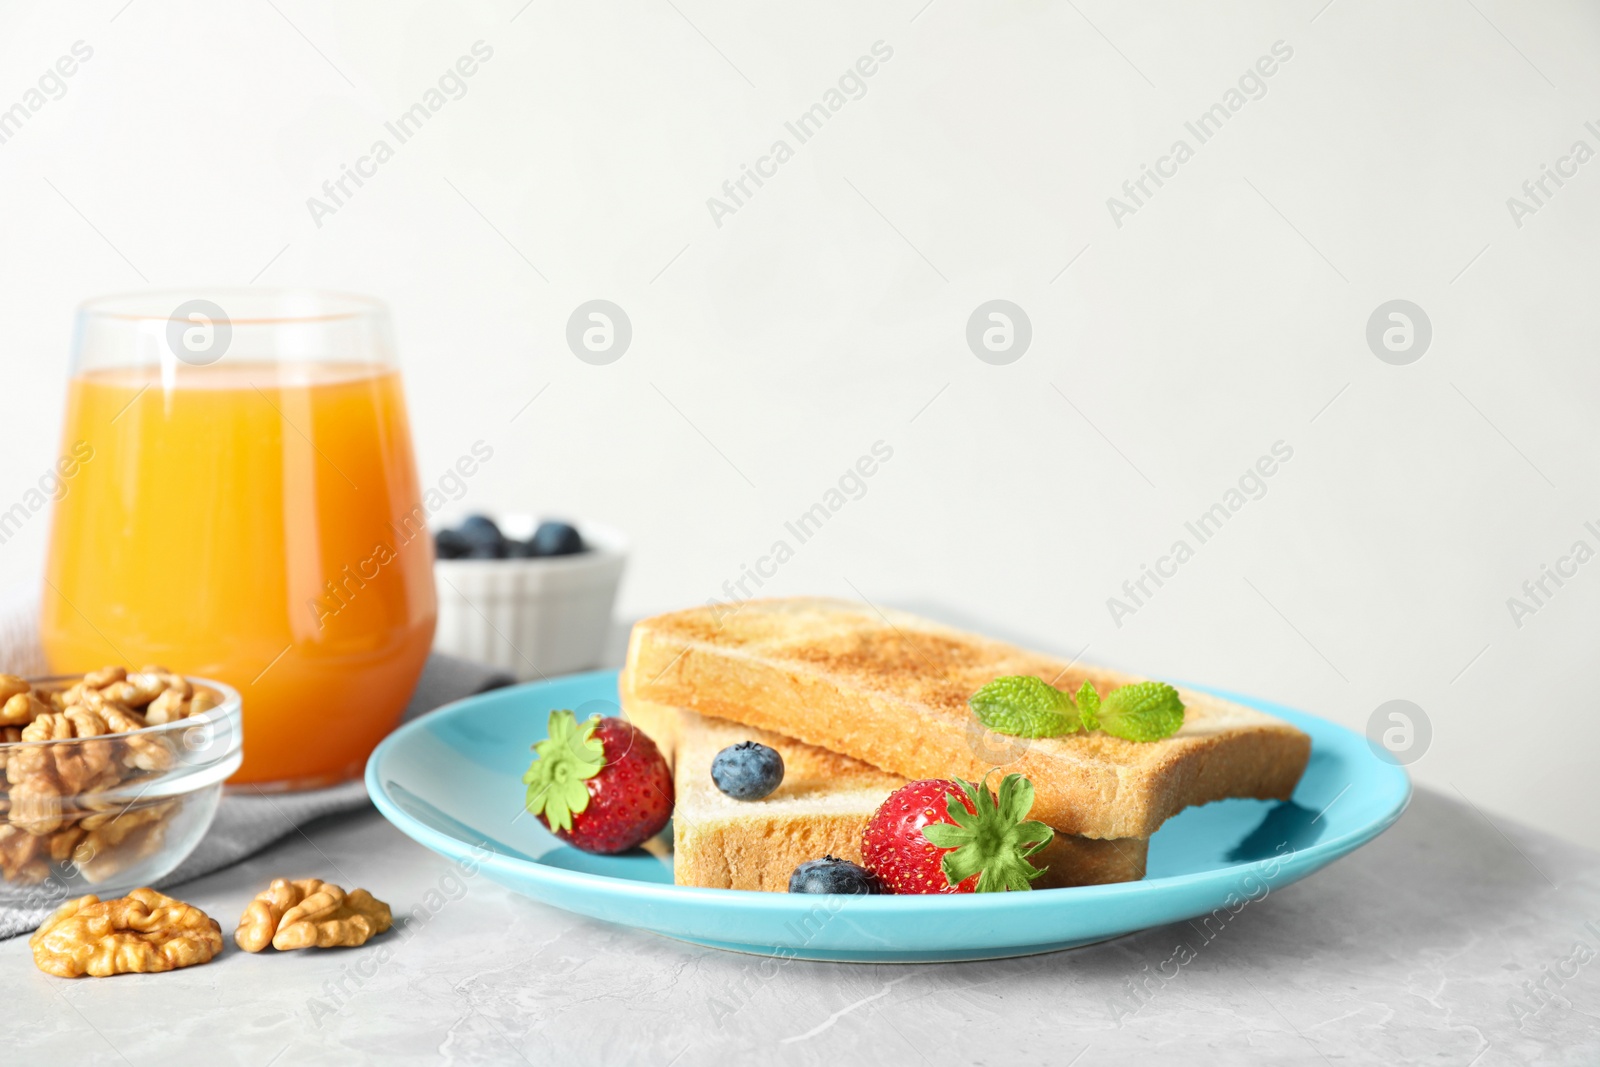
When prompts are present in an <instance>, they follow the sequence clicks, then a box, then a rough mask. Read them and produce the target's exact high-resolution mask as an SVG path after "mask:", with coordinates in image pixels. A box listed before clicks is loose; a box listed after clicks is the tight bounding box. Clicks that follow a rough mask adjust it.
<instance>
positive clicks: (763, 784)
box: [711, 741, 783, 800]
mask: <svg viewBox="0 0 1600 1067" xmlns="http://www.w3.org/2000/svg"><path fill="white" fill-rule="evenodd" d="M711 780H712V781H713V782H716V783H717V788H718V789H720V790H722V791H723V792H724V793H726V794H728V795H729V796H730V797H732V798H733V799H735V800H760V799H761V798H762V797H764V796H766V795H767V794H768V793H770V792H772V791H773V790H774V789H776V788H778V786H779V785H780V784H781V783H782V782H783V757H782V756H780V755H778V753H777V750H776V749H771V748H768V747H767V746H766V745H760V744H757V743H756V742H754V741H740V742H739V743H738V744H737V745H729V746H728V747H727V748H725V749H723V750H722V751H721V752H718V753H717V758H716V759H714V760H712V761H711Z"/></svg>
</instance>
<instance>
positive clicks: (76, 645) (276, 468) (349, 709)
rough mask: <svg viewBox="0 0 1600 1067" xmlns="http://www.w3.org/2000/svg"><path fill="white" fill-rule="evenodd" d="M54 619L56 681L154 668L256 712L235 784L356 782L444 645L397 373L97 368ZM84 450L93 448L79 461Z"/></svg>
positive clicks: (80, 422) (71, 425) (77, 417)
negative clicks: (235, 695)
mask: <svg viewBox="0 0 1600 1067" xmlns="http://www.w3.org/2000/svg"><path fill="white" fill-rule="evenodd" d="M64 440H65V442H66V446H65V449H64V452H63V454H73V448H74V445H75V444H76V443H77V442H85V443H87V445H88V447H90V448H92V449H93V458H92V459H91V460H89V461H88V462H84V463H82V464H81V465H80V466H79V469H78V471H77V473H76V475H75V476H74V477H73V478H72V479H71V480H70V481H69V483H68V488H67V491H66V494H65V496H63V497H62V498H61V499H60V500H59V501H58V502H57V504H56V511H55V519H54V527H53V530H52V534H51V544H50V556H49V562H48V565H47V568H46V577H47V584H46V585H45V587H44V591H43V608H42V613H41V620H40V630H41V636H42V639H43V643H44V648H45V652H46V655H47V656H48V658H49V660H50V663H51V666H52V668H53V669H54V670H56V671H60V672H65V671H78V670H85V669H92V668H95V667H98V666H100V665H102V664H107V663H117V664H127V665H129V666H133V667H138V666H140V665H143V664H146V663H159V664H162V665H165V666H167V667H169V668H171V669H173V670H176V671H180V672H182V673H185V674H194V675H201V676H205V677H211V678H217V679H220V680H222V681H225V682H227V683H229V684H230V685H233V686H234V687H235V688H237V689H238V690H239V691H240V693H241V694H242V695H243V697H244V722H245V727H244V729H245V736H244V766H243V767H242V768H241V769H240V771H239V773H238V774H237V775H236V776H235V777H234V778H233V779H232V780H233V781H234V782H236V783H241V782H251V783H270V784H271V785H273V786H275V787H295V788H302V787H309V786H314V785H319V784H327V783H331V782H336V781H340V780H343V779H347V778H352V777H355V776H356V775H358V774H360V773H361V769H362V765H363V763H364V762H365V760H366V757H367V756H368V754H370V753H371V751H372V749H373V747H374V746H375V745H376V744H377V742H378V741H379V739H381V738H382V737H383V735H384V734H385V733H387V732H388V731H389V730H390V729H391V728H392V727H393V726H394V724H395V722H396V720H397V719H398V718H399V715H400V712H401V710H402V709H403V708H404V706H405V703H406V701H407V699H408V698H409V696H410V694H411V690H412V688H413V686H414V685H415V684H416V680H417V677H418V675H419V674H420V673H421V671H422V665H423V662H424V660H425V659H426V658H427V655H428V649H429V646H430V645H431V643H432V640H433V625H434V594H433V573H432V565H433V549H432V543H431V539H430V537H429V535H428V532H427V529H426V526H425V521H424V520H425V517H426V516H425V512H424V510H423V508H422V504H421V501H422V497H421V494H420V492H419V490H418V486H417V474H416V462H415V460H414V458H413V456H412V451H411V434H410V430H409V427H408V425H407V421H406V411H405V402H404V398H403V396H402V394H401V389H400V375H399V372H398V371H396V370H394V369H393V368H392V367H389V366H381V365H375V364H362V363H285V364H279V363H268V362H261V363H250V362H246V363H233V364H218V365H215V366H191V365H187V364H183V365H177V366H172V365H170V364H169V365H168V366H167V367H166V368H165V369H162V368H158V367H130V368H112V369H99V370H89V371H85V372H82V373H80V374H79V375H78V376H77V377H75V378H74V379H73V380H72V382H71V384H70V386H69V395H68V405H67V416H66V430H65V438H64ZM80 451H81V449H80Z"/></svg>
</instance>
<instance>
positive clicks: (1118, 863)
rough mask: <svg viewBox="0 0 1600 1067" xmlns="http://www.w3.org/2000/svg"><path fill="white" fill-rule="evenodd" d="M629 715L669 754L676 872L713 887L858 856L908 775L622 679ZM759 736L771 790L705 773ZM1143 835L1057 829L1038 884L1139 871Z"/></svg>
mask: <svg viewBox="0 0 1600 1067" xmlns="http://www.w3.org/2000/svg"><path fill="white" fill-rule="evenodd" d="M622 694H623V695H622V706H623V710H624V711H625V712H626V713H627V715H628V718H629V719H630V720H632V722H633V723H634V724H635V725H636V726H638V727H639V728H640V729H641V730H643V731H644V732H645V733H647V734H649V735H650V737H651V738H652V739H654V740H655V742H656V744H657V747H660V748H661V749H662V750H663V752H667V753H670V755H668V759H669V760H671V761H673V763H674V768H673V784H674V792H675V795H676V805H675V806H674V809H673V814H672V833H673V879H674V880H675V881H676V882H677V883H678V884H679V885H693V886H702V887H706V888H711V889H761V890H766V891H768V892H775V893H782V892H785V891H786V890H787V889H788V888H789V875H790V874H792V873H793V872H794V869H795V868H796V867H798V866H799V865H800V864H801V863H804V862H805V861H806V860H811V859H817V858H819V857H821V856H836V857H838V858H839V859H844V860H849V861H850V862H852V863H860V862H861V831H862V829H863V828H864V827H865V826H866V824H867V820H868V819H870V818H871V817H872V813H873V812H875V811H877V810H878V805H880V804H882V803H883V801H884V799H885V798H886V797H888V795H889V794H890V793H892V792H894V791H895V790H896V789H898V788H899V787H900V786H902V785H904V784H905V779H904V778H901V777H899V776H897V775H893V774H887V773H885V772H883V771H880V770H878V769H877V768H875V767H872V766H869V765H868V764H865V763H862V762H861V761H860V760H854V759H851V758H850V757H848V756H840V755H837V754H835V753H832V752H829V751H827V750H825V749H820V748H816V747H814V746H812V745H807V744H803V743H801V742H799V741H793V740H790V739H789V738H787V737H783V736H780V735H778V734H774V733H771V732H770V731H766V730H758V729H752V728H751V727H748V726H741V725H739V724H737V723H732V722H727V721H724V720H717V719H708V718H705V717H703V716H700V715H697V714H695V713H694V712H692V711H682V710H680V709H678V708H673V707H667V706H665V705H661V704H654V703H651V702H650V701H646V700H640V699H638V698H637V697H634V696H631V695H630V694H629V692H628V686H627V684H626V681H624V684H623V686H622ZM740 741H758V742H760V743H761V744H763V745H769V746H771V747H772V748H775V749H777V750H778V752H779V753H781V754H782V756H783V763H784V774H783V784H782V785H780V786H779V787H778V788H777V790H776V791H775V792H773V793H772V794H771V795H770V796H768V797H766V798H764V799H762V800H757V801H740V800H734V799H733V798H732V797H729V796H726V795H724V794H723V793H722V791H721V790H719V789H718V788H717V787H716V785H715V784H714V783H713V782H712V780H711V761H712V759H713V758H714V757H715V756H716V754H717V753H718V752H720V751H722V750H723V749H724V748H726V747H728V746H729V745H733V744H737V743H738V742H740ZM1147 844H1148V843H1147V842H1145V841H1143V840H1138V839H1134V840H1130V841H1096V840H1092V839H1090V838H1084V837H1072V836H1069V835H1065V834H1057V835H1056V837H1055V839H1054V840H1052V841H1051V843H1050V844H1049V845H1048V846H1047V847H1046V848H1045V849H1044V850H1043V851H1042V852H1041V853H1039V855H1038V856H1036V857H1034V862H1035V863H1036V864H1038V865H1039V866H1041V867H1044V868H1045V873H1044V875H1043V877H1041V878H1040V879H1039V880H1038V881H1037V882H1036V883H1035V885H1036V886H1037V887H1038V888H1041V889H1046V888H1052V887H1059V886H1074V885H1100V884H1103V883H1107V882H1131V881H1137V880H1138V879H1140V878H1143V877H1144V864H1145V855H1146V851H1147Z"/></svg>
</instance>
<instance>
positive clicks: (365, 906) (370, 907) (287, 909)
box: [233, 878, 394, 952]
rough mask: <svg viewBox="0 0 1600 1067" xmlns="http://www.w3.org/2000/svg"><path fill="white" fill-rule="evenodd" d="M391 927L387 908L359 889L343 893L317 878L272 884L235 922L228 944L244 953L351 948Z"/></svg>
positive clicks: (275, 880)
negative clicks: (236, 925) (231, 938)
mask: <svg viewBox="0 0 1600 1067" xmlns="http://www.w3.org/2000/svg"><path fill="white" fill-rule="evenodd" d="M393 924H394V915H393V913H392V912H391V911H390V910H389V905H387V904H385V903H384V902H383V901H381V900H377V899H375V898H374V897H373V896H372V894H371V893H369V892H367V891H366V890H365V889H356V890H352V891H351V892H349V893H346V892H345V891H344V890H343V889H342V888H340V887H339V886H336V885H334V884H333V883H331V882H324V881H322V880H320V879H317V878H305V879H300V880H297V881H292V882H291V881H289V880H288V879H285V878H275V879H273V881H272V885H271V887H270V888H268V889H267V890H266V891H265V892H262V893H261V894H259V895H258V896H257V897H256V898H255V899H254V900H252V901H251V902H250V904H249V906H247V907H246V908H245V910H244V914H243V915H241V916H240V917H239V927H238V929H236V930H235V931H234V932H233V940H234V942H235V943H236V944H237V945H238V946H239V947H240V948H242V949H244V950H245V951H246V952H260V951H261V950H262V949H264V948H266V947H267V946H268V945H269V944H270V945H271V946H272V947H273V948H275V949H278V950H279V951H281V952H288V951H292V950H294V949H301V948H352V947H355V946H357V945H364V944H366V943H367V940H368V939H369V938H371V937H373V936H375V935H377V934H381V933H383V932H384V931H385V930H388V929H389V927H390V926H392V925H393Z"/></svg>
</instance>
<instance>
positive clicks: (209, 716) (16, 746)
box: [0, 671, 244, 795]
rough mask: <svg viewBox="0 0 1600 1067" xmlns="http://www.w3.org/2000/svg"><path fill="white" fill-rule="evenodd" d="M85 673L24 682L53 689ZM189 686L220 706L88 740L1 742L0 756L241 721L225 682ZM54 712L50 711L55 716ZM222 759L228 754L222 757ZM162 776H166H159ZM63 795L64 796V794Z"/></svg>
mask: <svg viewBox="0 0 1600 1067" xmlns="http://www.w3.org/2000/svg"><path fill="white" fill-rule="evenodd" d="M85 673H86V672H84V671H74V672H72V673H69V674H46V675H33V676H30V677H27V678H24V679H23V681H25V682H28V683H29V684H30V685H34V686H39V685H55V684H57V683H62V682H75V681H82V680H83V677H84V674H85ZM182 677H183V678H184V680H185V681H187V682H189V684H190V685H199V686H204V687H206V688H208V689H213V690H215V691H216V692H217V695H218V696H220V697H221V698H222V703H220V704H218V705H217V706H216V707H214V708H207V709H206V710H205V711H202V712H201V713H200V714H198V715H190V716H189V717H188V718H184V719H174V720H173V721H171V722H163V723H155V724H153V725H151V726H141V727H139V728H138V729H136V730H123V731H121V732H120V733H109V734H92V735H90V736H88V737H53V738H49V739H47V740H44V741H0V752H3V753H15V752H18V751H20V750H22V749H46V748H51V747H62V748H65V747H69V746H72V745H83V744H86V743H89V742H93V741H120V740H124V739H126V738H130V737H151V736H156V735H164V734H182V733H183V732H184V731H185V730H187V729H192V728H193V727H196V726H207V725H236V724H239V723H241V722H242V720H243V708H244V700H243V698H242V697H240V695H239V691H238V690H237V689H235V688H234V687H233V686H231V685H229V684H228V683H226V682H219V681H217V680H216V679H214V678H202V677H200V676H199V675H194V674H185V675H183V676H182ZM54 710H55V709H53V708H52V709H51V711H52V712H54ZM240 741H241V739H240V738H238V737H235V738H234V739H233V740H232V742H231V743H230V744H229V746H228V749H229V752H230V753H231V751H232V750H233V749H235V748H238V747H239V743H240ZM223 755H224V757H226V756H227V755H228V753H224V754H223ZM161 773H165V772H161ZM63 795H65V794H63Z"/></svg>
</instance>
